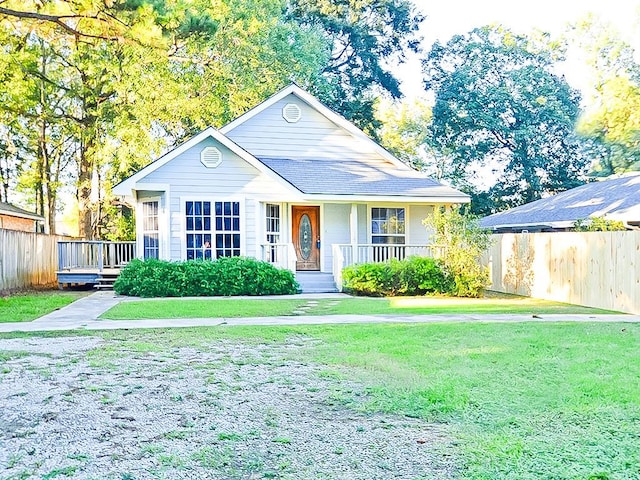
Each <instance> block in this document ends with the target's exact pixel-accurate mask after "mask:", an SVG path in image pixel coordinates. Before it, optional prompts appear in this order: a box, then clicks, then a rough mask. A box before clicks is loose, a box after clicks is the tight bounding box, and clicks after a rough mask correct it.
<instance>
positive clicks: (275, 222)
mask: <svg viewBox="0 0 640 480" xmlns="http://www.w3.org/2000/svg"><path fill="white" fill-rule="evenodd" d="M266 221H267V243H280V205H272V204H267V216H266ZM266 260H267V261H268V262H273V263H275V262H277V261H278V248H277V247H269V248H268V249H267V258H266Z"/></svg>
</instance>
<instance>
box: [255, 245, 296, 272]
mask: <svg viewBox="0 0 640 480" xmlns="http://www.w3.org/2000/svg"><path fill="white" fill-rule="evenodd" d="M261 247H262V260H264V261H265V262H269V263H272V264H273V265H275V266H276V267H278V268H286V269H288V270H291V271H292V272H294V273H295V271H296V250H295V248H294V247H293V243H263V244H262V245H261Z"/></svg>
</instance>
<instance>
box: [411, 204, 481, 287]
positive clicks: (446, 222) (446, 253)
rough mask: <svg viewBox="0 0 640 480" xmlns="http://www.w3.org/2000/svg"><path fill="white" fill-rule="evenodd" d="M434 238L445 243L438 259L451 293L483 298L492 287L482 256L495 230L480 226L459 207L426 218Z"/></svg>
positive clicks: (442, 210)
mask: <svg viewBox="0 0 640 480" xmlns="http://www.w3.org/2000/svg"><path fill="white" fill-rule="evenodd" d="M423 223H424V225H425V226H427V227H428V228H429V229H431V231H432V235H431V238H432V241H433V243H434V244H436V245H443V246H445V248H444V250H443V254H442V256H441V257H440V258H439V259H438V261H439V264H440V265H441V267H442V269H443V271H444V273H445V275H446V276H447V278H448V281H449V291H448V293H450V294H451V295H454V296H457V297H479V296H480V295H482V293H483V291H484V289H485V288H486V287H488V286H489V284H490V278H489V268H488V267H486V266H484V265H482V264H481V262H480V258H481V257H482V254H483V253H484V252H485V251H486V250H487V249H488V248H489V245H490V244H491V233H490V232H489V231H488V230H486V229H482V228H480V227H478V224H477V221H476V219H475V218H474V217H471V216H469V215H466V214H464V213H462V212H460V210H456V209H449V210H445V209H436V210H435V211H434V212H433V214H432V215H430V216H429V217H427V218H426V219H425V220H424V221H423Z"/></svg>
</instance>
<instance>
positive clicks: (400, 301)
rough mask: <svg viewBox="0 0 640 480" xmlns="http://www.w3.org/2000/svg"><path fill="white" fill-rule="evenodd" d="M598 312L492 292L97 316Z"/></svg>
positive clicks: (131, 309)
mask: <svg viewBox="0 0 640 480" xmlns="http://www.w3.org/2000/svg"><path fill="white" fill-rule="evenodd" d="M447 313H451V314H473V313H517V314H532V315H533V314H549V313H559V314H562V313H564V314H602V313H612V312H608V311H604V310H598V309H593V308H588V307H581V306H577V305H569V304H566V303H558V302H551V301H547V300H537V299H533V298H528V297H517V296H512V295H496V294H492V295H491V296H490V297H486V298H479V299H477V298H449V297H394V298H365V297H354V298H350V297H346V298H325V299H317V300H309V299H302V298H298V299H258V298H250V299H246V298H242V299H237V298H218V299H178V298H171V299H161V300H143V301H130V302H129V301H127V302H122V303H120V304H118V305H116V306H115V307H113V308H112V309H110V310H109V311H107V312H105V313H104V314H103V315H102V317H101V318H105V319H113V320H137V319H153V318H241V317H270V316H283V315H301V314H304V315H368V314H369V315H379V314H387V315H394V314H395V315H428V314H447Z"/></svg>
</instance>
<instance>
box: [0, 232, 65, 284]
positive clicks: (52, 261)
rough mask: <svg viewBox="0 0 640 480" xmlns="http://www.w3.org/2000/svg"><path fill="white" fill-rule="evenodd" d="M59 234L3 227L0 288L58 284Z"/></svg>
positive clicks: (0, 255)
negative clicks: (44, 233)
mask: <svg viewBox="0 0 640 480" xmlns="http://www.w3.org/2000/svg"><path fill="white" fill-rule="evenodd" d="M67 239H68V238H67V237H61V236H58V235H43V234H39V233H29V232H18V231H14V230H4V229H0V292H1V291H3V290H13V289H18V288H28V287H39V286H47V285H55V284H56V282H57V279H56V269H57V266H58V241H60V240H67Z"/></svg>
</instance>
